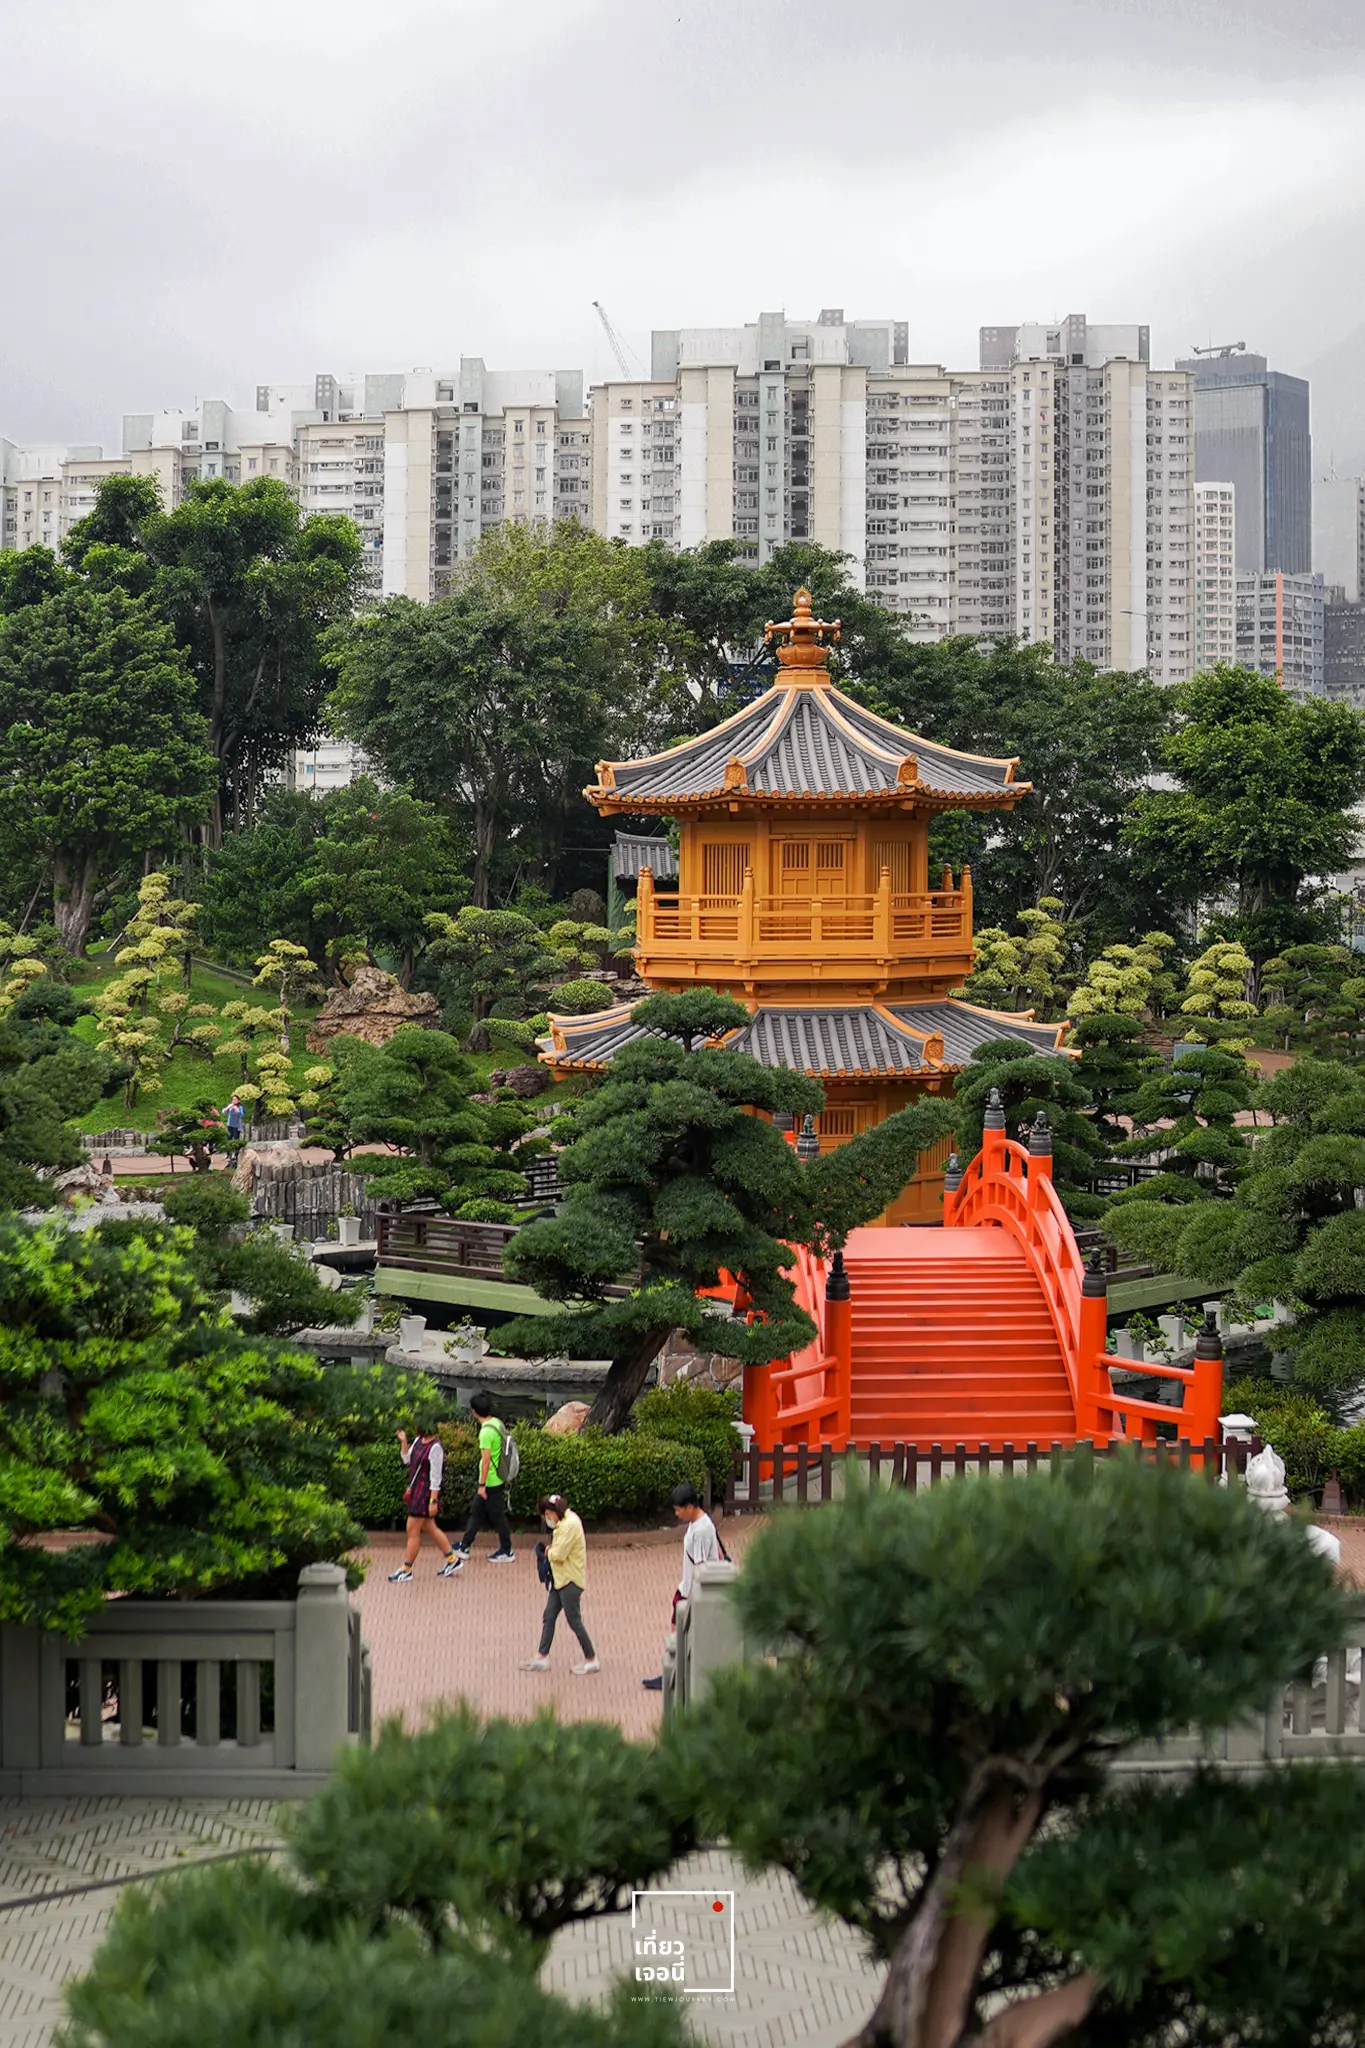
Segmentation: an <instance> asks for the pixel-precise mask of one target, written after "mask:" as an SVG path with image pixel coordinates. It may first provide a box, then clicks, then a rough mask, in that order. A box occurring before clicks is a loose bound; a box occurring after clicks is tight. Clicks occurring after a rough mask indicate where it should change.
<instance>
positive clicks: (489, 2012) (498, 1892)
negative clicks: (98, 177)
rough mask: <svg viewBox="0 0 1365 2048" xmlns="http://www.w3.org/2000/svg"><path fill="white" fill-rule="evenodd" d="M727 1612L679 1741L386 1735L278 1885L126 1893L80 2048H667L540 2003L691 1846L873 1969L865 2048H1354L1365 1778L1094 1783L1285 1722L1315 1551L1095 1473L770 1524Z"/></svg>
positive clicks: (522, 1726)
mask: <svg viewBox="0 0 1365 2048" xmlns="http://www.w3.org/2000/svg"><path fill="white" fill-rule="evenodd" d="M733 1598H734V1601H735V1604H736V1607H737V1611H738V1617H739V1620H740V1623H741V1626H742V1628H743V1630H744V1633H745V1636H746V1637H747V1638H748V1641H749V1642H750V1644H751V1645H752V1646H753V1649H752V1656H751V1661H749V1662H748V1663H745V1664H736V1665H732V1666H731V1667H730V1668H728V1669H726V1670H723V1671H721V1672H720V1673H719V1674H716V1675H715V1676H714V1677H713V1679H712V1681H711V1683H710V1685H709V1686H708V1688H707V1692H706V1695H705V1697H704V1698H703V1699H702V1700H700V1701H699V1702H696V1703H694V1704H693V1705H692V1706H691V1707H690V1708H689V1709H688V1710H686V1711H685V1712H682V1713H680V1714H678V1715H676V1716H674V1717H673V1718H672V1720H671V1721H670V1722H669V1723H668V1724H667V1725H666V1728H665V1733H664V1737H663V1740H662V1741H661V1742H658V1743H641V1744H636V1743H628V1742H626V1741H624V1740H623V1738H622V1737H621V1735H620V1734H619V1732H618V1731H617V1730H616V1729H614V1728H611V1727H608V1726H605V1725H603V1724H600V1723H594V1722H576V1723H573V1724H569V1725H564V1724H560V1723H556V1722H555V1721H554V1720H553V1719H552V1718H550V1717H548V1716H542V1717H540V1718H538V1719H536V1720H534V1721H529V1722H528V1721H520V1722H512V1721H498V1720H494V1721H481V1720H480V1719H479V1717H478V1716H477V1715H476V1714H475V1713H474V1711H473V1710H472V1709H470V1708H467V1707H466V1708H462V1709H460V1710H459V1711H458V1712H457V1713H455V1714H453V1715H451V1716H449V1717H447V1718H446V1719H444V1720H442V1721H439V1722H438V1723H437V1724H436V1725H435V1726H433V1727H430V1728H427V1729H425V1730H423V1731H421V1732H420V1733H417V1734H408V1733H405V1732H403V1731H402V1730H401V1729H400V1728H399V1727H398V1726H397V1725H396V1724H391V1725H390V1726H389V1727H387V1728H386V1729H385V1730H384V1732H383V1733H382V1734H381V1736H380V1737H379V1739H378V1741H377V1743H376V1746H375V1748H374V1749H373V1750H372V1751H365V1750H352V1751H349V1752H347V1753H344V1754H343V1755H342V1756H341V1758H339V1760H338V1766H337V1771H336V1774H335V1775H334V1777H333V1779H332V1781H331V1783H330V1784H329V1785H328V1787H327V1788H326V1789H325V1790H324V1791H323V1792H321V1793H319V1794H318V1795H317V1796H316V1797H315V1798H314V1799H312V1800H311V1801H310V1802H309V1803H308V1805H307V1807H306V1808H305V1809H304V1810H303V1812H302V1813H301V1814H300V1816H299V1818H298V1822H297V1825H295V1826H294V1827H292V1828H291V1829H290V1832H289V1837H288V1841H287V1843H286V1846H285V1849H284V1851H283V1854H282V1855H281V1856H280V1857H279V1858H272V1859H269V1860H266V1859H259V1860H258V1859H250V1860H248V1861H245V1862H240V1861H239V1862H235V1863H220V1864H217V1865H214V1866H212V1867H211V1868H208V1869H203V1870H197V1871H191V1872H186V1873H185V1874H184V1875H183V1876H182V1877H180V1878H178V1879H177V1880H176V1882H175V1883H174V1884H173V1885H162V1886H157V1887H154V1888H143V1887H137V1886H134V1887H131V1888H130V1889H129V1892H128V1894H127V1895H126V1897H125V1899H124V1901H123V1902H122V1903H121V1904H120V1907H119V1910H118V1913H117V1915H116V1917H115V1921H114V1925H113V1928H112V1930H111V1932H110V1934H109V1935H108V1936H107V1937H106V1940H105V1942H104V1945H103V1946H102V1948H101V1950H100V1952H99V1954H98V1955H97V1957H96V1960H95V1964H94V1967H93V1969H92V1971H91V1972H90V1974H89V1975H88V1976H87V1977H86V1978H85V1979H84V1980H83V1981H81V1982H79V1983H77V1984H75V1985H73V1986H72V1987H71V1990H70V1992H69V1994H68V1995H69V1998H70V2002H71V2012H72V2019H71V2022H70V2041H71V2048H142V2044H143V2043H144V2042H145V2041H147V2040H149V2039H155V2040H158V2041H171V2042H180V2041H190V2040H193V2041H194V2042H195V2043H196V2044H197V2048H238V2044H239V2043H241V2042H254V2041H258V2040H261V2041H263V2040H267V2039H272V2038H275V2037H276V2036H284V2037H287V2038H289V2039H300V2040H302V2039H304V2038H308V2039H314V2038H324V2037H330V2038H334V2039H336V2040H337V2041H339V2042H349V2041H360V2040H364V2041H366V2042H370V2041H390V2040H396V2039H403V2038H407V2037H408V2036H410V2035H414V2034H417V2035H420V2037H421V2038H422V2039H423V2040H426V2041H436V2042H438V2043H439V2044H440V2048H455V2044H457V2043H465V2042H469V2041H485V2040H487V2041H495V2040H497V2041H501V2040H506V2039H516V2040H522V2039H527V2040H529V2039H532V2038H535V2039H540V2038H542V2037H543V2038H545V2039H547V2040H553V2041H554V2042H555V2043H556V2044H557V2048H681V2041H682V2035H681V2026H682V2016H681V2012H680V2008H679V2005H678V2004H677V2003H676V2002H675V2001H674V2000H673V1999H672V1998H669V1999H668V2000H667V2001H666V2002H660V2003H651V2002H649V2001H648V2000H646V1999H644V1998H642V1997H641V1986H640V1985H638V1984H637V1983H635V1982H633V1981H629V1980H628V1981H627V1982H626V1983H625V1984H623V1985H622V1986H620V1987H618V1988H617V1989H616V1990H615V1992H614V1994H613V1995H612V1996H611V1997H610V1999H609V2000H608V2001H607V2002H606V2003H605V2004H604V2005H603V2006H600V2007H591V2006H587V2005H584V2004H581V2003H576V2004H569V2003H567V2002H565V2001H561V2000H559V1999H557V1998H554V1997H552V1996H550V1995H549V1994H547V1993H546V1992H544V1991H543V1990H542V1989H541V1988H540V1986H539V1983H538V1974H539V1972H540V1969H541V1967H542V1964H543V1960H544V1957H545V1953H546V1950H547V1948H548V1945H549V1942H550V1940H551V1939H552V1937H553V1936H554V1934H555V1933H556V1932H557V1931H558V1930H559V1929H561V1928H564V1927H568V1926H571V1925H573V1924H574V1923H575V1922H579V1921H591V1920H592V1919H594V1918H596V1917H598V1916H599V1915H601V1914H603V1913H606V1912H612V1911H621V1910H623V1909H624V1908H626V1907H628V1906H629V1903H630V1894H631V1892H632V1891H633V1890H644V1889H647V1888H649V1887H650V1886H652V1885H657V1884H659V1883H660V1882H663V1883H666V1882H667V1881H668V1880H667V1879H666V1878H664V1875H663V1873H664V1872H665V1871H667V1870H668V1869H670V1867H672V1866H673V1865H674V1864H675V1863H676V1861H677V1859H678V1858H679V1857H680V1856H683V1855H685V1854H686V1853H687V1851H688V1850H689V1849H690V1848H691V1847H692V1846H693V1845H694V1844H695V1843H696V1842H697V1841H698V1840H699V1839H700V1840H709V1841H715V1840H719V1839H724V1840H728V1841H729V1842H730V1843H731V1844H732V1845H733V1848H734V1850H735V1851H736V1853H737V1855H738V1856H739V1857H741V1858H742V1859H743V1860H744V1862H745V1863H746V1864H748V1865H749V1866H751V1867H752V1868H754V1869H756V1870H762V1869H768V1870H779V1871H784V1872H786V1873H787V1874H788V1875H789V1877H790V1879H791V1881H792V1882H794V1884H795V1885H796V1886H797V1888H798V1889H799V1890H800V1892H801V1893H802V1895H803V1897H804V1898H805V1899H806V1900H807V1901H808V1903H809V1904H810V1905H811V1906H812V1907H813V1908H814V1909H815V1910H816V1911H817V1912H818V1913H820V1914H822V1915H827V1916H829V1917H830V1918H832V1919H834V1920H836V1921H839V1922H842V1923H843V1925H844V1927H845V1928H846V1929H848V1931H849V1933H850V1935H851V1936H852V1937H853V1939H854V1940H856V1941H857V1943H858V1944H859V1947H860V1948H861V1949H863V1950H865V1951H869V1952H870V1953H871V1955H872V1956H873V1957H874V1958H875V1959H876V1960H877V1961H878V1962H880V1963H882V1964H884V1965H885V1970H886V1974H885V1978H884V1982H883V1985H882V1988H881V1991H880V1994H879V1995H878V1996H877V1998H876V2001H875V2005H874V2007H873V2010H872V2011H871V2012H870V2013H869V2014H868V2016H867V2018H866V2020H865V2022H864V2024H863V2025H862V2026H861V2028H857V2029H856V2030H855V2031H854V2033H853V2036H852V2038H853V2040H854V2041H855V2042H856V2043H857V2044H858V2048H926V2044H933V2048H969V2044H971V2048H1019V2044H1029V2048H1053V2044H1056V2048H1060V2044H1061V2043H1062V2042H1064V2041H1088V2042H1096V2043H1098V2042H1103V2043H1106V2044H1108V2048H1167V2044H1169V2043H1170V2042H1172V2041H1177V2040H1178V2041H1182V2042H1188V2043H1190V2044H1191V2048H1196V2044H1202V2048H1214V2044H1218V2048H1222V2044H1224V2043H1228V2042H1253V2041H1254V2042H1263V2043H1267V2044H1270V2043H1282V2044H1285V2048H1289V2044H1291V2043H1292V2044H1294V2048H1299V2044H1303V2048H1335V2044H1345V2043H1348V2042H1353V2041H1355V2040H1356V2039H1357V2037H1358V2034H1359V2024H1358V2022H1359V2014H1360V2012H1361V2011H1362V2009H1365V1945H1363V1944H1362V1942H1361V1940H1360V1905H1359V1901H1360V1898H1361V1896H1362V1892H1363V1891H1365V1772H1361V1771H1359V1770H1353V1769H1351V1768H1349V1767H1345V1768H1343V1767H1342V1766H1341V1765H1340V1764H1336V1765H1325V1766H1323V1765H1313V1764H1307V1763H1300V1764H1295V1765H1294V1767H1293V1768H1292V1769H1285V1770H1278V1771H1269V1772H1267V1773H1265V1774H1264V1775H1259V1776H1256V1777H1254V1778H1250V1779H1246V1778H1235V1777H1227V1776H1218V1775H1214V1774H1212V1773H1210V1774H1208V1775H1203V1774H1199V1773H1193V1774H1191V1775H1190V1776H1188V1777H1185V1776H1180V1777H1171V1776H1168V1775H1166V1776H1161V1777H1156V1778H1141V1779H1136V1780H1135V1779H1133V1778H1131V1777H1118V1776H1115V1775H1112V1774H1111V1770H1110V1766H1111V1764H1112V1761H1113V1759H1114V1757H1115V1755H1116V1754H1117V1753H1120V1752H1122V1751H1124V1750H1125V1749H1128V1748H1129V1747H1130V1746H1131V1745H1132V1744H1134V1743H1135V1742H1154V1741H1160V1740H1161V1739H1163V1738H1165V1737H1169V1736H1172V1735H1176V1734H1180V1735H1185V1734H1187V1733H1188V1732H1189V1731H1190V1730H1191V1729H1194V1730H1197V1731H1200V1732H1208V1733H1210V1734H1213V1733H1216V1732H1217V1731H1219V1730H1221V1729H1224V1728H1226V1727H1227V1726H1229V1725H1230V1724H1235V1723H1238V1722H1240V1721H1242V1720H1243V1719H1244V1718H1245V1717H1254V1718H1258V1719H1259V1718H1261V1717H1263V1716H1264V1712H1265V1701H1266V1698H1267V1697H1268V1695H1269V1693H1270V1690H1271V1687H1272V1686H1274V1685H1282V1684H1283V1682H1284V1680H1285V1678H1286V1677H1287V1676H1289V1675H1291V1674H1292V1673H1294V1672H1295V1671H1298V1670H1303V1669H1307V1668H1308V1666H1309V1665H1310V1664H1311V1661H1312V1659H1313V1658H1314V1657H1315V1656H1316V1655H1318V1654H1319V1653H1320V1652H1321V1651H1322V1650H1323V1649H1324V1648H1325V1647H1326V1646H1327V1645H1329V1644H1333V1643H1336V1642H1339V1641H1340V1640H1341V1637H1342V1632H1343V1630H1344V1628H1345V1625H1346V1615H1347V1611H1348V1601H1347V1596H1346V1595H1345V1594H1344V1593H1343V1592H1342V1591H1341V1590H1340V1589H1339V1588H1338V1587H1337V1586H1336V1585H1335V1584H1334V1583H1333V1578H1332V1573H1331V1570H1330V1568H1329V1566H1328V1565H1327V1564H1326V1563H1324V1562H1323V1560H1321V1559H1320V1558H1318V1557H1315V1556H1314V1555H1313V1553H1312V1552H1311V1551H1310V1549H1309V1548H1308V1546H1307V1544H1305V1543H1304V1541H1303V1539H1302V1536H1301V1534H1300V1533H1299V1531H1298V1529H1297V1528H1296V1527H1294V1526H1293V1525H1292V1524H1290V1523H1287V1522H1279V1521H1276V1520H1275V1519H1274V1518H1273V1517H1270V1516H1266V1515H1263V1514H1262V1513H1260V1511H1259V1510H1258V1509H1256V1508H1255V1507H1254V1506H1252V1505H1251V1503H1249V1502H1248V1501H1247V1500H1246V1498H1245V1496H1244V1495H1242V1494H1241V1493H1240V1492H1239V1490H1237V1489H1230V1488H1221V1487H1213V1486H1209V1485H1208V1484H1207V1483H1206V1481H1205V1479H1204V1478H1203V1477H1202V1476H1199V1475H1195V1474H1189V1473H1183V1472H1180V1471H1178V1470H1174V1469H1170V1468H1166V1469H1153V1468H1151V1467H1143V1466H1140V1465H1138V1464H1137V1463H1136V1462H1133V1461H1130V1460H1129V1459H1126V1458H1124V1459H1117V1460H1113V1461H1106V1463H1105V1464H1104V1465H1103V1466H1101V1467H1100V1468H1099V1469H1098V1470H1088V1469H1087V1468H1086V1467H1085V1466H1084V1465H1083V1464H1079V1463H1071V1464H1068V1465H1064V1466H1063V1467H1062V1468H1061V1470H1060V1471H1059V1473H1058V1474H1057V1475H1056V1476H1054V1475H1052V1474H1051V1473H1049V1472H1047V1471H1043V1472H1040V1473H1038V1474H1036V1475H1034V1476H1031V1477H1024V1476H1023V1475H1021V1474H1016V1475H1013V1476H1011V1477H1008V1478H991V1477H989V1476H983V1477H982V1478H981V1479H980V1480H967V1479H961V1480H955V1481H953V1482H952V1483H951V1484H949V1485H944V1486H940V1487H934V1488H932V1489H928V1490H926V1491H924V1492H921V1493H919V1494H908V1493H906V1492H905V1491H903V1490H902V1489H900V1488H893V1489H888V1490H880V1489H878V1490H874V1491H868V1492H858V1493H854V1494H853V1495H851V1496H850V1497H849V1498H848V1499H846V1500H845V1501H844V1502H843V1503H841V1504H839V1505H835V1506H832V1507H829V1508H824V1509H812V1510H809V1511H797V1512H792V1513H789V1514H786V1515H783V1516H779V1517H776V1518H775V1519H774V1520H773V1522H772V1524H771V1526H770V1527H768V1528H765V1529H763V1530H761V1531H760V1532H759V1533H758V1534H757V1536H756V1537H755V1539H754V1541H753V1543H752V1545H751V1546H750V1547H749V1549H748V1550H747V1552H746V1555H745V1559H744V1568H743V1571H742V1572H741V1574H740V1577H739V1579H738V1581H737V1584H736V1587H735V1590H734V1595H733ZM395 1815H402V1816H403V1824H402V1825H401V1826H396V1825H395V1821H394V1816H395ZM1268 1929H1269V1930H1272V1933H1273V1938H1270V1937H1268V1934H1267V1930H1268ZM632 1961H634V1958H632ZM433 2015H435V2016H436V2017H435V2018H434V2019H433ZM433 2029H434V2031H433Z"/></svg>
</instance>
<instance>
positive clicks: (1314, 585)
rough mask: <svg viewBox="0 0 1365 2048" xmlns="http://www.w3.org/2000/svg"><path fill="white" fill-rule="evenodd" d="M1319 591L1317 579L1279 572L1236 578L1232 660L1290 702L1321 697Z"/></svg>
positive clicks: (1321, 606) (1320, 584) (1321, 593)
mask: <svg viewBox="0 0 1365 2048" xmlns="http://www.w3.org/2000/svg"><path fill="white" fill-rule="evenodd" d="M1325 596H1326V593H1325V590H1324V586H1323V580H1322V578H1321V576H1317V575H1313V576H1289V575H1286V574H1285V572H1284V571H1283V570H1282V569H1270V570H1266V571H1264V572H1263V573H1261V574H1259V575H1246V574H1239V576H1238V578H1237V659H1238V661H1239V663H1240V664H1241V665H1242V667H1243V668H1254V669H1257V670H1259V672H1260V674H1261V675H1263V676H1273V677H1274V678H1275V679H1276V681H1277V682H1278V683H1279V684H1280V686H1281V688H1283V689H1285V690H1287V691H1288V692H1289V693H1290V695H1291V696H1294V697H1320V696H1321V695H1322V694H1323V681H1324V677H1323V650H1324V638H1325V618H1324V609H1325Z"/></svg>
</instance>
